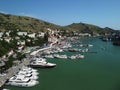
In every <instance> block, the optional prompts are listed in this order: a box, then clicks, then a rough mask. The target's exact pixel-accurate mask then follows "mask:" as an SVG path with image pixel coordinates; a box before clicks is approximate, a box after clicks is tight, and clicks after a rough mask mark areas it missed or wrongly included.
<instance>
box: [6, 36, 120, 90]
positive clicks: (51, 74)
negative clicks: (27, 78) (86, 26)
mask: <svg viewBox="0 0 120 90" xmlns="http://www.w3.org/2000/svg"><path fill="white" fill-rule="evenodd" d="M81 41H83V43H91V44H93V45H94V46H92V47H89V49H90V51H91V53H90V52H82V53H81V52H68V51H64V52H61V54H60V53H56V52H54V53H55V54H54V53H53V52H52V53H49V54H46V55H48V56H49V55H53V56H54V55H55V56H57V55H58V56H57V57H59V56H60V55H67V57H68V56H71V57H72V58H71V59H70V57H68V58H55V57H53V58H46V59H43V58H42V57H41V58H40V55H39V54H38V56H34V57H33V58H31V59H32V60H36V59H39V60H40V62H46V60H47V62H52V63H55V64H56V65H57V67H56V68H51V69H42V68H38V69H37V70H38V72H39V73H40V74H39V75H38V77H40V78H38V81H39V84H37V85H35V86H33V87H31V88H29V87H28V89H29V90H36V89H38V88H39V89H45V90H49V88H50V87H51V88H52V90H56V89H57V90H61V89H63V90H65V89H69V90H73V88H74V89H76V90H78V89H82V90H88V88H89V90H95V88H97V87H99V89H98V88H97V90H104V89H106V90H112V89H110V88H115V87H116V86H113V83H114V84H115V83H116V82H118V79H119V75H120V72H119V71H118V69H117V67H119V63H120V62H119V58H120V57H119V54H118V52H119V50H118V48H119V47H115V46H113V45H111V43H110V42H107V43H106V42H102V41H100V40H99V39H98V38H86V39H82V40H81ZM101 45H102V47H104V48H105V50H103V49H101ZM98 47H99V48H98ZM75 48H79V49H80V48H81V47H75ZM111 50H113V52H115V53H116V55H115V56H113V55H112V54H113V53H112V52H111ZM96 52H98V53H96ZM74 56H75V57H74ZM84 56H85V57H84ZM106 56H109V57H106ZM50 57H51V56H50ZM63 57H64V56H63ZM76 57H79V58H76ZM72 59H75V60H72ZM115 59H116V60H115ZM39 60H38V61H39ZM113 63H114V65H115V66H114V67H113V66H112V68H111V65H113ZM106 66H107V67H109V68H107V67H106ZM112 73H117V74H112ZM111 74H112V75H114V77H112V76H111ZM61 76H62V77H61ZM51 81H52V83H51ZM68 81H69V82H68ZM93 81H94V82H93ZM108 81H109V82H108ZM56 82H57V83H56ZM70 82H71V83H70ZM74 82H76V84H74ZM102 82H104V83H102ZM106 83H107V84H106ZM99 84H101V85H102V86H101V87H100V86H99ZM111 84H112V86H111V87H110V85H111ZM61 85H62V86H63V87H60V86H61ZM86 85H87V87H88V88H86ZM104 85H106V86H104ZM6 88H9V89H10V90H20V89H21V87H14V86H6ZM22 89H23V90H25V88H22Z"/></svg>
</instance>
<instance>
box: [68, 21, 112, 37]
mask: <svg viewBox="0 0 120 90" xmlns="http://www.w3.org/2000/svg"><path fill="white" fill-rule="evenodd" d="M66 27H68V28H70V29H74V30H75V31H77V32H81V33H90V34H93V35H94V34H105V33H112V32H114V30H113V29H110V28H108V27H106V28H101V27H99V26H96V25H92V24H86V23H73V24H71V25H68V26H66Z"/></svg>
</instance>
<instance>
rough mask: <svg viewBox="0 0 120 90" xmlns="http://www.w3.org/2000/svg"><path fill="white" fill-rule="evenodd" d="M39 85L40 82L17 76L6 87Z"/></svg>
mask: <svg viewBox="0 0 120 90" xmlns="http://www.w3.org/2000/svg"><path fill="white" fill-rule="evenodd" d="M38 83H39V82H38V81H36V80H32V79H30V78H28V77H25V76H23V75H15V76H13V77H11V78H10V79H9V80H8V81H7V82H6V85H13V86H19V87H32V86H35V85H36V84H38Z"/></svg>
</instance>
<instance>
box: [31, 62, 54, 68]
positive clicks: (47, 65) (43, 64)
mask: <svg viewBox="0 0 120 90" xmlns="http://www.w3.org/2000/svg"><path fill="white" fill-rule="evenodd" d="M30 66H31V67H33V68H52V67H55V66H56V64H54V63H49V62H46V61H42V62H41V61H33V62H31V63H30Z"/></svg>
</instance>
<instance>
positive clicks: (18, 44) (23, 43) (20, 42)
mask: <svg viewBox="0 0 120 90" xmlns="http://www.w3.org/2000/svg"><path fill="white" fill-rule="evenodd" d="M17 46H18V47H17V48H18V49H19V50H21V49H22V48H23V47H24V46H25V41H21V40H20V41H18V42H17Z"/></svg>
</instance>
